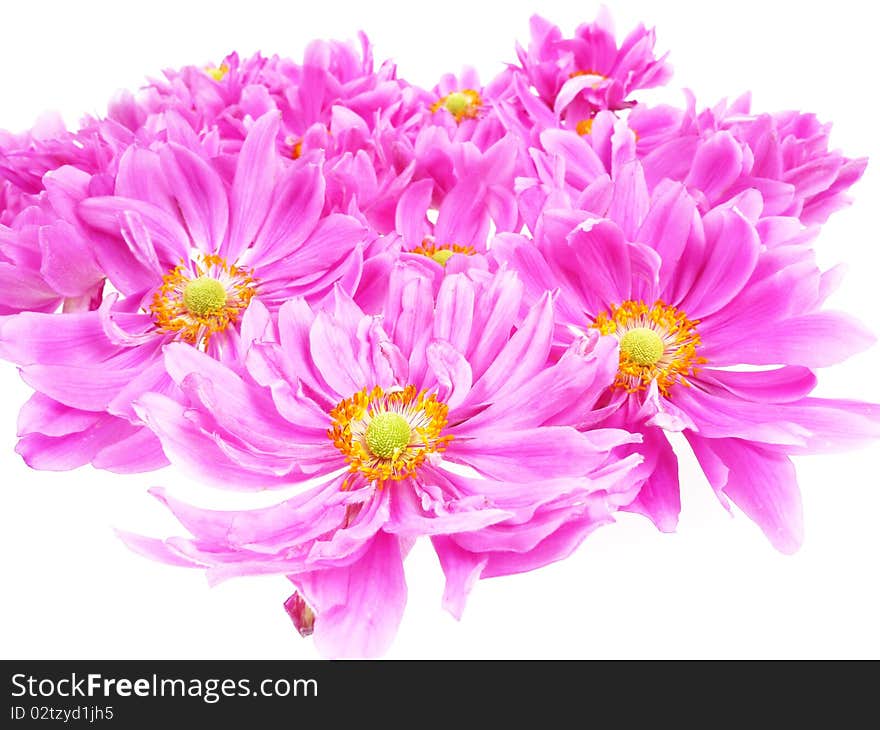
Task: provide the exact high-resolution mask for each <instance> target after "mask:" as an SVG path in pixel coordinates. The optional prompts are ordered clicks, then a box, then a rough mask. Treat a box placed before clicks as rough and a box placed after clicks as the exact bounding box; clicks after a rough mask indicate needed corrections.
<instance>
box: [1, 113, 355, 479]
mask: <svg viewBox="0 0 880 730" xmlns="http://www.w3.org/2000/svg"><path fill="white" fill-rule="evenodd" d="M278 125H279V119H278V115H277V113H270V114H267V115H265V116H264V117H262V118H261V119H260V120H259V121H258V122H257V123H256V124H255V125H254V126H253V128H252V130H251V131H250V133H249V134H248V137H247V139H246V141H245V144H244V145H243V147H242V150H241V154H240V155H239V157H238V163H237V166H236V169H235V174H234V180H233V182H232V184H231V186H227V185H226V184H225V183H224V182H223V180H222V179H221V177H220V176H219V175H218V174H217V172H216V171H215V170H214V169H213V168H212V167H211V165H210V164H209V163H208V162H206V161H205V160H204V159H202V158H201V157H199V156H198V155H196V154H194V153H193V152H191V151H190V150H189V149H187V148H185V147H183V146H181V145H179V144H175V143H167V144H161V145H158V147H157V150H156V151H153V150H146V149H142V148H139V147H136V146H135V147H131V148H130V149H129V150H128V151H127V152H126V154H125V155H124V156H123V158H122V160H121V161H120V171H119V175H118V176H117V178H116V182H115V194H114V195H105V196H98V197H89V195H88V190H87V189H86V188H85V187H84V186H86V185H87V184H88V175H85V173H82V176H80V177H78V176H77V175H76V174H75V173H76V171H73V170H65V171H63V172H64V173H65V175H64V176H63V178H62V179H63V182H61V181H59V188H63V192H64V193H65V194H66V195H67V196H69V200H68V201H67V203H68V205H69V206H70V208H71V209H74V208H75V210H76V212H77V215H78V217H79V218H80V221H81V223H82V224H83V230H87V231H88V237H89V238H88V243H89V244H90V245H91V247H92V249H93V251H94V255H95V258H96V260H97V262H98V265H99V267H100V269H101V270H102V271H103V272H105V273H106V275H107V278H108V279H109V281H110V283H111V284H112V285H113V287H114V288H115V289H116V291H117V292H119V294H118V295H117V294H109V295H107V296H105V297H104V300H103V303H102V304H101V307H100V309H98V310H97V311H90V312H82V313H78V314H64V315H61V314H38V313H23V314H19V315H17V316H15V317H11V318H9V319H7V320H5V321H3V322H2V323H0V353H2V355H3V356H4V357H5V358H7V359H9V360H11V361H12V362H14V363H16V364H18V365H19V366H20V367H21V373H22V376H23V377H24V379H25V380H26V381H27V382H28V383H29V384H30V385H31V386H32V387H33V388H34V389H35V390H37V391H39V393H40V394H41V396H45V397H47V398H48V399H51V401H50V403H49V404H46V403H45V400H44V399H43V398H42V397H41V398H39V399H37V400H36V401H34V402H33V403H32V407H31V408H30V409H29V410H28V412H27V417H26V418H24V417H23V419H22V422H21V424H20V426H21V431H22V435H23V436H24V439H23V442H22V444H21V446H20V450H22V452H23V455H24V456H25V458H26V460H28V463H30V464H32V465H34V466H40V465H42V464H43V462H44V460H46V459H49V461H50V463H51V464H52V466H51V467H46V468H65V466H64V464H65V463H70V464H71V465H76V464H78V463H80V462H81V461H82V458H83V456H84V454H83V452H81V451H77V450H75V449H70V448H69V446H70V444H69V443H67V441H65V440H62V441H61V442H60V443H58V442H57V439H59V438H62V439H68V437H69V438H77V437H79V435H80V434H81V431H82V419H84V418H98V420H99V421H100V422H101V423H105V422H108V420H109V424H116V426H112V425H107V426H106V427H104V426H102V429H103V431H102V433H103V434H104V440H98V439H94V438H92V439H91V440H89V441H88V443H89V444H91V445H92V446H97V447H101V448H102V450H101V451H99V452H98V453H94V454H91V456H90V459H91V461H92V463H93V464H95V465H96V466H106V468H112V469H114V470H121V471H126V470H134V471H140V470H143V469H144V468H155V465H157V464H158V465H162V464H164V463H165V459H164V456H162V454H161V450H160V449H159V448H158V442H156V441H155V439H153V438H152V437H151V436H150V435H149V433H148V432H145V431H143V430H142V428H141V426H140V423H139V421H138V418H137V416H136V414H135V413H134V411H133V410H132V407H131V403H132V401H133V400H134V399H136V398H137V397H138V396H140V394H142V393H144V392H146V391H150V390H152V391H157V392H168V391H169V390H170V389H172V388H173V383H172V381H171V379H170V378H169V377H168V375H167V374H166V372H165V369H164V364H163V360H162V348H163V347H164V346H165V345H166V344H168V343H170V342H174V341H178V340H179V341H181V342H183V343H186V344H185V346H186V347H198V348H201V349H203V350H205V351H206V352H208V353H209V354H210V355H211V356H212V357H217V358H224V359H230V358H234V357H235V353H236V352H237V351H238V348H239V346H240V341H241V339H242V338H245V340H246V339H247V338H248V337H252V336H253V333H248V332H242V331H241V330H240V327H239V324H240V320H241V315H242V313H243V312H244V310H245V308H246V307H247V305H248V303H249V302H250V300H251V299H252V298H253V297H255V296H256V297H259V298H260V299H261V301H262V302H263V303H264V304H265V305H266V306H267V307H269V309H271V310H275V309H277V308H278V306H280V304H281V303H282V302H283V301H285V300H286V299H288V298H289V297H291V296H302V297H321V296H323V295H324V294H326V293H327V292H328V291H329V290H330V289H331V288H332V286H333V285H334V284H335V283H337V282H342V283H343V285H344V286H345V287H346V288H348V289H351V288H354V287H355V286H356V284H357V282H358V279H359V277H360V271H361V265H362V259H361V248H362V245H363V244H364V242H365V240H366V237H367V233H366V229H365V228H364V226H363V225H362V224H361V223H360V222H358V221H357V220H356V219H354V218H352V217H349V216H344V215H339V214H332V215H329V216H325V215H323V214H322V209H323V204H324V200H323V192H324V187H323V179H322V176H321V173H320V171H319V170H318V168H316V167H315V166H314V165H310V164H305V163H301V164H291V165H290V166H283V165H281V160H280V159H279V158H278V156H277V153H276V150H275V138H276V136H277V131H278ZM83 176H84V177H83ZM78 183H79V184H81V186H80V187H79V188H77V184H78ZM59 196H61V192H60V191H59ZM79 199H81V202H79V203H78V204H76V201H77V200H79ZM57 227H58V228H59V229H60V233H59V235H61V234H67V233H70V232H71V231H74V232H75V230H76V229H75V228H74V227H73V226H70V225H69V224H66V223H64V222H59V223H58V224H57ZM74 238H75V236H73V235H71V239H70V240H74ZM56 403H57V404H62V406H64V407H67V408H69V409H73V411H74V412H73V413H72V414H71V413H68V412H66V411H65V416H64V419H62V420H59V418H58V417H56V415H54V413H53V414H50V413H44V412H43V409H41V408H40V407H39V406H41V405H46V407H47V408H51V409H55V408H56V405H55V404H56ZM81 411H84V412H86V413H87V414H88V415H87V416H83V415H80V412H81ZM96 414H98V415H96ZM99 415H100V418H99V417H98V416H99ZM114 418H120V419H123V420H124V421H125V426H123V424H122V423H120V422H119V421H115V420H113V419H114ZM128 424H131V425H132V427H133V430H134V432H135V433H134V434H132V429H130V428H128V427H127V426H128ZM72 428H75V429H76V430H75V431H74V432H73V433H71V431H70V430H69V429H72ZM43 436H51V437H52V438H54V439H56V442H53V443H55V446H56V447H57V448H60V449H62V450H63V453H64V455H65V458H67V459H68V460H69V461H68V462H64V461H63V460H61V461H59V460H58V458H57V454H53V455H50V454H49V453H48V452H47V450H46V439H44V438H43ZM129 438H135V439H136V440H137V442H138V443H148V444H150V445H151V449H152V453H153V457H152V458H150V459H147V460H144V459H143V456H144V449H146V447H144V448H142V449H140V450H135V449H128V451H127V452H125V451H123V450H119V449H116V448H115V446H116V445H117V444H118V443H121V442H123V441H125V440H126V439H129ZM108 445H109V446H113V447H114V459H113V461H112V462H110V463H108V462H106V461H105V459H104V458H103V457H102V456H101V453H103V448H105V447H108ZM86 456H89V454H86ZM126 457H127V460H126ZM119 459H122V461H120V460H119ZM67 468H69V467H67Z"/></svg>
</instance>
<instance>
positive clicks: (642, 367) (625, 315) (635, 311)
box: [592, 300, 706, 396]
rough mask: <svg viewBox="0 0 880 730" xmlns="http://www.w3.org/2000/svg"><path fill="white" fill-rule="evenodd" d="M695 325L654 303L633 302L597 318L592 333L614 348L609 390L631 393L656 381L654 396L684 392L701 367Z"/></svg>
mask: <svg viewBox="0 0 880 730" xmlns="http://www.w3.org/2000/svg"><path fill="white" fill-rule="evenodd" d="M698 324H699V322H698V321H697V320H689V319H688V318H687V317H686V316H685V314H684V312H680V311H679V310H677V309H676V308H675V307H670V306H669V305H667V304H664V303H663V302H662V301H659V300H658V301H656V302H655V303H654V304H653V305H652V306H648V305H647V304H645V303H644V302H634V301H628V302H623V303H622V304H620V305H613V306H612V307H611V312H610V314H609V313H607V312H602V313H601V314H599V316H597V317H596V320H595V322H594V323H593V325H592V327H594V328H595V329H598V330H599V331H600V332H601V333H602V334H603V335H613V336H614V337H616V338H617V339H618V341H619V343H620V362H619V364H618V368H617V375H616V377H615V379H614V387H615V388H621V389H623V390H625V391H627V392H628V393H636V392H638V391H641V390H647V388H648V386H649V385H650V384H651V383H652V382H654V381H656V383H657V389H658V390H659V391H660V393H662V394H663V395H664V396H668V395H669V393H670V390H671V388H672V387H673V386H674V385H676V384H681V385H683V386H685V387H688V386H689V385H690V383H689V379H690V378H691V377H692V376H693V375H694V374H695V373H696V372H697V366H698V365H701V364H703V363H705V362H706V358H704V357H700V356H699V355H698V354H697V349H698V348H699V347H700V335H699V334H698V333H697V325H698Z"/></svg>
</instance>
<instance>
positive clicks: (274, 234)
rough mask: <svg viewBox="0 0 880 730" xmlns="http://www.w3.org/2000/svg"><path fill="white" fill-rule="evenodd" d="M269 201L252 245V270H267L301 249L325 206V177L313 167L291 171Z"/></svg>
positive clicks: (295, 168) (283, 177)
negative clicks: (258, 267)
mask: <svg viewBox="0 0 880 730" xmlns="http://www.w3.org/2000/svg"><path fill="white" fill-rule="evenodd" d="M269 200H272V208H271V209H270V210H269V212H268V214H267V216H266V221H265V223H264V224H263V227H262V228H261V229H260V232H259V235H257V237H256V240H255V241H254V248H253V253H252V254H251V259H250V260H249V262H250V263H251V265H253V266H267V265H269V264H271V263H272V262H275V261H278V260H279V259H282V258H284V257H285V256H287V255H289V254H290V253H292V252H294V251H296V250H297V249H299V248H300V247H301V246H302V245H303V243H304V242H305V241H306V239H307V238H308V237H309V235H310V234H311V233H312V231H313V230H314V229H315V226H316V225H317V223H318V219H319V218H320V215H321V209H322V208H323V206H324V176H323V175H321V171H320V169H319V168H318V167H317V166H316V165H303V166H298V167H293V168H290V169H289V170H288V171H287V172H286V173H285V174H284V175H283V176H282V177H281V179H280V180H279V181H278V185H277V186H276V187H275V190H274V193H273V195H272V196H270V197H269ZM333 260H334V261H335V260H336V259H333ZM327 263H330V261H327Z"/></svg>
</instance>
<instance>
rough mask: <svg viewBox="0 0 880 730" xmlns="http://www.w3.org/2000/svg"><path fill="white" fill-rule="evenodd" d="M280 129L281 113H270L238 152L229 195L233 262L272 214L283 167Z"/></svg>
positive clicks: (227, 253)
mask: <svg viewBox="0 0 880 730" xmlns="http://www.w3.org/2000/svg"><path fill="white" fill-rule="evenodd" d="M280 126H281V117H280V114H279V113H278V112H277V111H270V112H267V113H266V114H264V115H263V116H261V117H260V118H259V119H258V120H257V121H256V123H255V124H254V126H252V127H251V128H250V130H249V131H248V135H247V137H246V138H245V140H244V144H242V146H241V151H240V152H239V153H238V162H237V163H236V166H235V178H234V179H233V181H232V191H231V192H230V195H229V202H230V204H231V214H232V219H231V224H230V229H229V240H228V245H227V247H226V249H225V251H224V252H223V256H224V257H225V258H227V259H228V260H230V261H236V260H237V259H238V257H239V256H240V255H241V253H242V252H243V251H244V250H245V249H246V248H247V247H248V246H249V245H250V244H251V242H252V241H253V240H254V239H255V238H256V235H257V231H259V230H260V226H261V225H262V224H263V221H264V220H265V218H266V214H267V213H268V212H269V205H270V203H271V202H272V192H273V189H274V187H275V174H276V170H277V169H278V167H279V159H278V157H279V155H278V151H277V149H276V142H275V140H276V138H277V137H278V129H279V127H280Z"/></svg>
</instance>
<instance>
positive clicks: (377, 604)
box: [292, 532, 406, 658]
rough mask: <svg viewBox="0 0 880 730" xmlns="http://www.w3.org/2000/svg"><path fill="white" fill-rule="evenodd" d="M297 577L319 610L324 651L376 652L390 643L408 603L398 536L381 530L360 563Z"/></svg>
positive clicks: (318, 639) (318, 641) (334, 654)
mask: <svg viewBox="0 0 880 730" xmlns="http://www.w3.org/2000/svg"><path fill="white" fill-rule="evenodd" d="M292 578H293V580H294V582H295V583H296V584H297V586H298V587H299V589H300V592H301V593H302V594H303V596H304V597H305V599H306V601H307V602H308V603H309V605H310V606H312V608H313V610H314V612H315V630H314V640H315V645H316V646H317V647H318V650H319V651H320V652H321V653H322V654H323V655H325V656H327V657H331V658H342V657H352V658H354V657H374V656H378V655H379V654H382V653H383V652H385V651H386V650H387V649H388V647H389V646H390V644H391V642H392V641H393V639H394V636H395V634H396V633H397V627H398V625H399V624H400V619H401V618H402V616H403V609H404V607H405V605H406V582H405V580H404V576H403V559H402V557H401V552H400V544H399V542H398V538H396V537H394V536H392V535H388V534H385V533H382V532H380V533H378V534H377V535H376V537H375V538H374V539H373V540H372V542H371V543H370V547H369V549H368V550H367V552H366V553H365V554H364V555H363V556H362V557H361V558H360V560H359V561H358V562H357V563H355V564H354V565H352V566H349V567H345V568H332V569H328V570H319V571H314V572H312V573H308V574H305V575H299V576H294V577H292Z"/></svg>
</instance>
